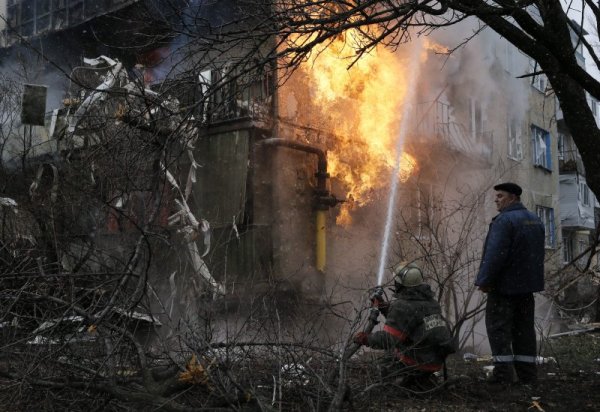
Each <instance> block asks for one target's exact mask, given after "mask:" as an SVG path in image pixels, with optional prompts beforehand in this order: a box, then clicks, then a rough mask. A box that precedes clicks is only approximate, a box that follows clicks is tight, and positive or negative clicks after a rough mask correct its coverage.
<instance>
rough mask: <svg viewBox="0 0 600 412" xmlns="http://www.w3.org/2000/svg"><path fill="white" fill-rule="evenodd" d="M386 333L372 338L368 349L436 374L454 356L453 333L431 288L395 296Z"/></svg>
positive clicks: (387, 315)
mask: <svg viewBox="0 0 600 412" xmlns="http://www.w3.org/2000/svg"><path fill="white" fill-rule="evenodd" d="M394 298H395V299H394V300H392V301H391V303H390V306H389V308H388V310H387V313H386V314H385V315H386V321H385V326H384V327H383V330H381V331H377V332H374V333H372V334H370V335H369V337H368V340H369V341H368V346H370V347H372V348H375V349H386V350H388V351H390V352H391V353H392V354H393V355H394V356H395V357H396V358H397V359H398V360H400V361H401V362H402V363H404V364H405V365H407V366H411V367H414V368H415V369H418V370H421V371H428V372H435V371H438V370H440V369H441V368H442V364H443V362H444V359H445V358H446V356H447V355H448V354H449V353H452V352H454V348H453V344H452V337H451V335H450V330H449V329H448V325H447V323H446V321H445V320H444V318H443V317H442V315H441V308H440V305H439V303H437V302H436V301H435V299H434V296H433V292H432V291H431V288H430V287H429V285H425V284H423V285H418V286H414V287H411V288H404V289H402V290H401V291H400V292H399V293H396V294H395V295H394Z"/></svg>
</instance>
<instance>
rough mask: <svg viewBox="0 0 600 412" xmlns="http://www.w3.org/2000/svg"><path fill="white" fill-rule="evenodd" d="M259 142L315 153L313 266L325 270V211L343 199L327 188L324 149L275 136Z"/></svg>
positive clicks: (327, 175) (321, 270)
mask: <svg viewBox="0 0 600 412" xmlns="http://www.w3.org/2000/svg"><path fill="white" fill-rule="evenodd" d="M259 143H260V144H263V145H266V146H284V147H289V148H291V149H295V150H300V151H303V152H306V153H312V154H315V155H317V157H318V164H317V173H315V176H316V177H317V187H316V189H315V196H316V210H317V213H316V222H315V242H316V250H315V267H316V269H317V270H318V271H320V272H325V263H326V261H327V253H326V252H327V240H326V233H327V232H326V231H325V229H326V227H327V215H326V214H325V213H326V212H327V210H329V208H330V207H333V206H335V205H337V204H338V203H340V202H343V200H339V199H337V198H336V197H335V196H333V195H332V194H330V193H329V191H328V190H327V179H328V178H329V174H328V173H327V157H326V155H325V151H323V150H321V149H319V148H318V147H314V146H310V145H307V144H304V143H300V142H296V141H293V140H287V139H281V138H275V137H274V138H271V139H265V140H261V141H260V142H259Z"/></svg>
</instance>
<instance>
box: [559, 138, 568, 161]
mask: <svg viewBox="0 0 600 412" xmlns="http://www.w3.org/2000/svg"><path fill="white" fill-rule="evenodd" d="M565 145H566V142H565V135H564V134H562V133H559V134H558V159H559V160H564V159H565V151H566V150H567V149H566V148H565Z"/></svg>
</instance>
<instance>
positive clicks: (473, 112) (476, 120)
mask: <svg viewBox="0 0 600 412" xmlns="http://www.w3.org/2000/svg"><path fill="white" fill-rule="evenodd" d="M484 120H485V119H484V111H483V108H482V106H481V102H480V101H478V100H477V99H469V129H470V131H471V137H472V138H473V140H475V141H477V139H479V138H481V137H482V135H483V123H484Z"/></svg>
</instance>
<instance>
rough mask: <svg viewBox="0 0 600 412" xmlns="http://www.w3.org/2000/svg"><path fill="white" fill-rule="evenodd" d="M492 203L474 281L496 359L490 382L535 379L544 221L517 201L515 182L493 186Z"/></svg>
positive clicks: (519, 200) (542, 271) (534, 381)
mask: <svg viewBox="0 0 600 412" xmlns="http://www.w3.org/2000/svg"><path fill="white" fill-rule="evenodd" d="M494 190H496V200H495V203H496V207H497V208H498V211H499V212H500V213H499V214H498V215H497V216H496V217H494V218H493V219H492V223H490V227H489V232H488V235H487V237H486V239H485V245H484V247H483V256H482V258H481V265H480V267H479V273H478V274H477V279H476V280H475V285H476V286H478V287H479V289H480V290H481V291H482V292H484V293H487V306H486V311H485V325H486V328H487V334H488V339H489V342H490V347H491V349H492V356H493V360H494V375H493V378H492V382H498V383H512V382H513V365H514V369H515V371H516V372H517V378H518V380H519V382H520V383H523V384H536V383H537V370H536V364H535V361H536V354H537V351H536V348H537V345H536V334H535V327H534V312H535V302H534V299H533V293H534V292H539V291H542V290H544V243H545V234H544V224H543V223H542V221H541V220H540V218H539V217H538V216H537V215H535V214H534V213H532V212H530V211H529V210H527V209H526V208H525V206H523V204H522V203H521V198H520V196H521V193H522V192H523V190H522V189H521V188H520V187H519V185H517V184H515V183H502V184H499V185H496V186H494Z"/></svg>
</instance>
